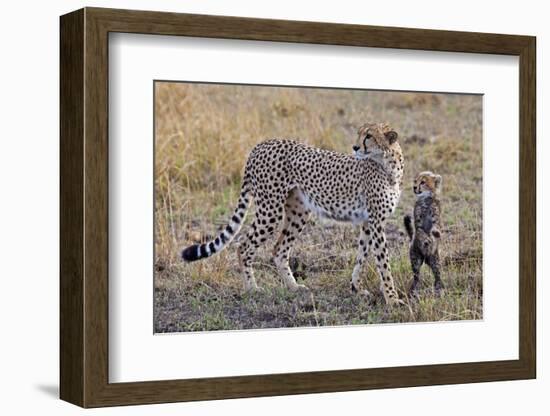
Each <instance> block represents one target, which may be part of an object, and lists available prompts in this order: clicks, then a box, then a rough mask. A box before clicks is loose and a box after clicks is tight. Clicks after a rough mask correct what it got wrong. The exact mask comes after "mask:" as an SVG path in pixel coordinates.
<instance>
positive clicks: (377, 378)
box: [61, 8, 536, 407]
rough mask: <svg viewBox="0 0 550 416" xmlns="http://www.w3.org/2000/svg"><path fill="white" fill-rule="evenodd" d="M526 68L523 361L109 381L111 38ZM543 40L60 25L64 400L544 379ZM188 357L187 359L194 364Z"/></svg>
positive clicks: (150, 18) (192, 20) (137, 17)
mask: <svg viewBox="0 0 550 416" xmlns="http://www.w3.org/2000/svg"><path fill="white" fill-rule="evenodd" d="M109 32H128V33H143V34H157V35H175V36H196V37H209V38H226V39H246V40H258V41H277V42H299V43H316V44H332V45H347V46H357V47H364V46H369V47H384V48H399V49H420V50H433V51H449V52H471V53H488V54H505V55H516V56H519V57H520V108H519V112H520V189H519V192H520V270H519V271H518V273H519V285H520V299H519V301H520V328H519V331H520V345H519V352H520V357H519V359H518V360H511V361H493V362H479V363H462V364H445V365H428V366H408V367H393V368H376V369H357V370H339V371H325V372H310V373H292V374H267V375H256V376H241V377H222V378H207V379H190V380H169V381H147V382H140V383H109V381H108V361H109V355H108V294H109V293H108V286H109V277H108V221H109V218H108V147H109V146H108V144H109V137H108V33H109ZM535 50H536V48H535V38H533V37H528V36H510V35H499V34H484V33H466V32H449V31H434V30H421V29H403V28H386V27H374V26H361V25H341V24H325V23H316V22H293V21H281V20H266V19H250V18H239V17H224V16H203V15H187V14H176V13H159V12H144V11H128V10H113V9H96V8H91V9H90V8H87V9H83V10H80V11H77V12H73V13H71V14H69V15H66V16H63V17H62V18H61V397H62V398H63V399H64V400H67V401H69V402H71V403H75V404H78V405H80V406H83V407H98V406H114V405H128V404H144V403H161V402H176V401H190V400H209V399H224V398H236V397H257V396H267V395H284V394H304V393H320V392H330V391H348V390H361V389H374V388H390V387H393V388H395V387H408V386H420V385H436V384H451V383H469V382H482V381H498V380H515V379H525V378H533V377H535V374H536V372H535V367H536V361H535V357H536V350H535V343H536V342H535V341H536V336H535V248H536V238H535V226H536V211H535V201H536V190H535V183H536V182H535V170H536V169H535V156H536V154H535V104H536V99H535ZM183 356H184V354H183Z"/></svg>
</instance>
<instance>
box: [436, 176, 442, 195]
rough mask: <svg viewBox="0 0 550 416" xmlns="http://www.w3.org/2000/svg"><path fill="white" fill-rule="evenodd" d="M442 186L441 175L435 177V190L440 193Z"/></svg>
mask: <svg viewBox="0 0 550 416" xmlns="http://www.w3.org/2000/svg"><path fill="white" fill-rule="evenodd" d="M442 185H443V178H442V177H441V175H435V189H436V191H437V192H441V186H442Z"/></svg>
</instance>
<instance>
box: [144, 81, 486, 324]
mask: <svg viewBox="0 0 550 416" xmlns="http://www.w3.org/2000/svg"><path fill="white" fill-rule="evenodd" d="M156 89H157V90H156V98H157V100H156V102H155V106H156V132H155V133H156V134H155V136H156V137H155V140H156V143H155V146H156V160H155V187H156V189H155V190H156V201H155V255H156V258H155V275H154V278H155V282H154V284H155V324H154V325H155V331H156V332H175V331H204V330H207V331H211V330H233V329H251V328H279V327H302V326H308V327H309V326H326V325H350V324H352V325H353V324H373V323H387V322H425V321H446V320H459V319H468V320H471V319H481V318H482V310H483V307H482V169H481V163H482V140H481V132H482V129H481V120H482V113H481V98H480V97H479V96H469V95H450V94H418V93H390V92H376V91H366V92H365V91H345V90H319V89H317V90H316V89H294V88H271V87H239V86H219V85H199V84H192V85H191V84H171V83H157V84H156ZM366 121H375V122H383V121H387V122H389V123H390V124H391V125H392V126H393V127H394V128H395V129H396V130H397V131H398V132H399V135H400V138H399V140H400V143H401V147H402V148H403V152H404V156H405V177H404V183H403V194H402V197H401V201H400V205H399V206H398V208H397V210H396V213H395V214H394V216H393V218H391V220H390V221H389V223H388V225H387V230H386V232H387V236H388V244H389V247H390V256H391V266H392V272H393V276H394V280H395V283H396V286H397V288H398V291H399V292H400V294H401V296H402V297H403V298H404V300H405V301H406V303H407V305H406V306H405V307H401V308H389V307H387V306H386V305H385V304H384V301H383V297H382V294H381V293H380V291H379V289H378V287H379V278H378V276H377V273H376V270H375V268H374V265H373V263H372V260H371V261H369V263H368V264H367V265H366V267H365V269H364V272H363V276H362V283H361V284H362V286H363V287H364V288H366V289H368V290H369V292H370V293H371V296H368V297H367V296H363V295H352V294H351V293H350V291H349V280H350V277H351V270H352V269H353V264H354V259H355V253H356V240H357V235H358V232H357V229H356V228H354V227H352V226H351V225H350V224H340V223H334V222H329V221H325V220H321V219H318V218H315V217H312V218H311V220H310V221H309V223H308V225H307V226H306V228H305V230H304V232H303V233H302V235H301V237H300V238H299V240H298V241H297V242H296V245H295V247H294V249H293V251H292V253H291V267H292V269H293V270H294V272H295V276H296V277H297V278H298V280H302V281H303V283H304V284H305V285H306V286H308V287H309V288H310V289H311V290H310V292H308V293H299V294H295V293H290V292H289V291H288V290H287V289H286V288H285V287H284V286H283V285H282V283H281V281H280V280H279V279H278V277H277V275H276V273H275V270H274V266H273V264H272V261H271V256H270V253H271V248H272V245H273V243H274V241H273V242H272V243H270V244H266V246H265V247H264V248H263V249H261V250H260V252H259V254H258V257H257V261H256V264H255V269H256V277H257V280H258V284H259V285H260V286H261V287H262V288H264V291H263V292H261V293H255V294H252V295H251V294H244V293H243V291H242V283H241V279H240V276H239V273H238V262H237V256H236V253H235V248H234V246H232V245H230V246H229V247H228V248H227V249H226V250H224V251H223V252H221V253H220V254H218V255H216V256H214V257H212V258H209V259H207V260H204V261H201V262H197V263H192V264H183V263H182V262H181V261H180V258H179V254H180V252H181V249H182V248H184V247H185V246H186V245H188V244H191V243H196V242H202V241H207V240H208V239H209V238H211V237H212V236H215V235H216V234H217V232H218V231H219V229H220V227H222V226H224V225H225V224H226V223H227V220H228V218H229V217H230V216H231V214H232V212H233V209H234V207H235V204H236V201H237V198H238V194H239V192H240V181H241V175H242V171H243V167H244V163H245V161H246V158H247V155H248V152H249V151H250V150H251V149H252V147H253V146H254V145H255V144H256V143H258V142H260V141H263V140H265V139H268V138H272V137H285V138H294V139H297V140H300V141H302V142H305V143H309V144H311V145H314V146H318V147H323V148H328V149H334V150H338V151H342V152H349V151H350V149H351V145H352V144H353V142H354V140H355V137H356V136H355V133H356V129H357V127H358V126H359V125H361V124H362V123H364V122H366ZM422 170H432V171H435V172H437V173H439V174H441V175H443V194H442V210H443V239H442V242H441V257H442V262H443V269H442V278H443V282H444V284H445V291H444V294H443V295H442V296H436V295H435V294H434V293H433V291H432V283H433V277H432V276H431V272H430V271H429V269H428V268H427V266H424V267H423V269H422V278H423V281H422V285H421V287H420V292H419V296H418V298H416V299H408V298H407V297H406V290H407V287H408V285H409V283H410V279H411V271H410V264H409V260H408V239H407V238H406V236H405V235H404V229H403V227H402V217H403V215H404V214H405V213H407V212H410V211H411V210H412V207H413V204H414V195H413V194H412V191H411V185H412V179H413V177H414V175H415V174H416V173H418V172H420V171H422ZM253 209H254V208H253V207H252V208H251V212H250V213H249V215H248V218H247V222H246V223H245V227H246V225H247V224H248V223H249V222H250V218H251V217H252V215H251V213H252V211H253Z"/></svg>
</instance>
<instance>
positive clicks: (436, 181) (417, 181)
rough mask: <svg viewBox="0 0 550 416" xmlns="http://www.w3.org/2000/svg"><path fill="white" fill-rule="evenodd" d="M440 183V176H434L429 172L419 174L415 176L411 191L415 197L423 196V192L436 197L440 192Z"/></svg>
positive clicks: (441, 179) (441, 180)
mask: <svg viewBox="0 0 550 416" xmlns="http://www.w3.org/2000/svg"><path fill="white" fill-rule="evenodd" d="M442 182H443V178H442V177H441V175H436V174H435V173H433V172H430V171H426V172H420V173H419V174H418V175H416V178H414V182H413V191H414V193H415V194H417V195H420V194H423V193H424V192H430V193H432V194H434V195H437V194H439V193H440V192H441V184H442Z"/></svg>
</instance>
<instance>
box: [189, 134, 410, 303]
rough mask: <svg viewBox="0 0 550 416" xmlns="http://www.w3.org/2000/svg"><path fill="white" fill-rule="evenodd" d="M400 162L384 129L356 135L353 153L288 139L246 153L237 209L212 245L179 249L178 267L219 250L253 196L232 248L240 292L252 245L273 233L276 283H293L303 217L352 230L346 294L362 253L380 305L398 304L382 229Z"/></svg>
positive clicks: (248, 284) (250, 278)
mask: <svg viewBox="0 0 550 416" xmlns="http://www.w3.org/2000/svg"><path fill="white" fill-rule="evenodd" d="M402 176H403V156H402V152H401V148H400V146H399V143H398V142H397V133H396V132H395V131H393V130H392V129H391V128H390V127H389V126H388V125H386V124H374V123H369V124H365V125H364V126H362V127H361V128H360V129H359V132H358V142H357V145H355V146H354V155H350V154H343V153H337V152H333V151H329V150H323V149H318V148H314V147H310V146H307V145H305V144H301V143H298V142H295V141H291V140H268V141H266V142H263V143H260V144H258V145H257V146H256V147H254V149H253V150H252V152H251V153H250V155H249V157H248V160H247V163H246V167H245V171H244V177H243V184H242V190H241V195H240V198H239V201H238V206H237V208H236V209H235V213H234V215H233V217H232V218H231V221H230V222H229V224H228V225H227V227H226V228H225V229H224V230H223V231H222V232H221V234H220V235H219V236H218V237H216V238H215V239H214V240H213V241H210V242H208V243H206V244H200V245H193V246H190V247H188V248H186V249H185V250H184V251H183V253H182V257H183V259H184V260H185V261H194V260H199V259H202V258H205V257H209V256H211V255H213V254H214V253H217V252H219V251H220V250H222V249H223V248H224V247H225V246H226V245H227V244H228V243H229V242H230V241H231V240H233V238H234V237H235V236H236V235H237V233H238V232H239V230H240V228H241V226H242V224H243V221H244V217H245V214H246V212H247V210H248V207H249V206H250V202H251V199H252V198H254V200H255V204H256V210H255V218H254V221H253V223H252V225H251V227H250V229H249V230H248V232H247V234H246V235H245V236H244V238H242V239H241V240H242V241H240V245H239V248H238V254H239V262H240V265H241V267H242V273H243V280H244V285H245V289H247V290H251V289H257V287H258V286H257V284H256V281H255V278H254V274H253V270H252V267H251V264H252V261H253V259H254V256H255V254H256V251H257V249H258V247H259V246H260V245H261V244H263V243H264V242H266V241H267V240H268V239H271V238H272V237H273V236H274V234H275V233H276V232H277V231H278V230H279V228H280V229H281V232H280V235H279V238H278V240H277V242H276V244H275V248H274V250H273V256H274V261H275V264H276V266H277V270H278V273H279V275H280V276H281V278H282V279H283V281H284V282H285V283H286V285H287V286H288V287H289V288H290V289H291V290H297V289H300V288H305V286H303V285H299V284H298V283H296V280H295V279H294V276H293V275H292V272H291V270H290V267H289V253H290V250H291V248H292V245H293V243H294V240H295V239H296V238H297V236H298V235H299V234H300V232H301V231H302V229H303V228H304V225H305V224H306V222H307V219H308V216H309V214H310V213H311V212H313V213H315V214H317V215H320V216H323V217H326V218H330V219H333V220H337V221H348V222H352V223H355V224H360V226H361V233H360V237H359V250H358V254H357V259H356V264H355V267H354V269H353V274H352V279H351V288H352V291H354V292H356V291H357V290H358V283H359V274H360V270H361V267H362V265H363V263H364V261H365V258H366V255H367V253H368V251H369V250H372V251H373V253H374V256H375V258H376V265H377V269H378V273H379V275H380V278H381V287H382V290H383V293H384V298H385V300H386V302H387V303H389V304H395V303H401V300H400V299H399V297H398V294H397V291H396V289H395V287H394V282H393V278H392V275H391V270H390V263H389V258H388V250H387V247H386V236H385V231H384V229H385V224H386V220H387V219H388V217H389V216H390V215H391V214H392V213H393V212H394V210H395V208H396V206H397V203H398V201H399V196H400V194H401V189H400V186H401V180H402Z"/></svg>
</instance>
